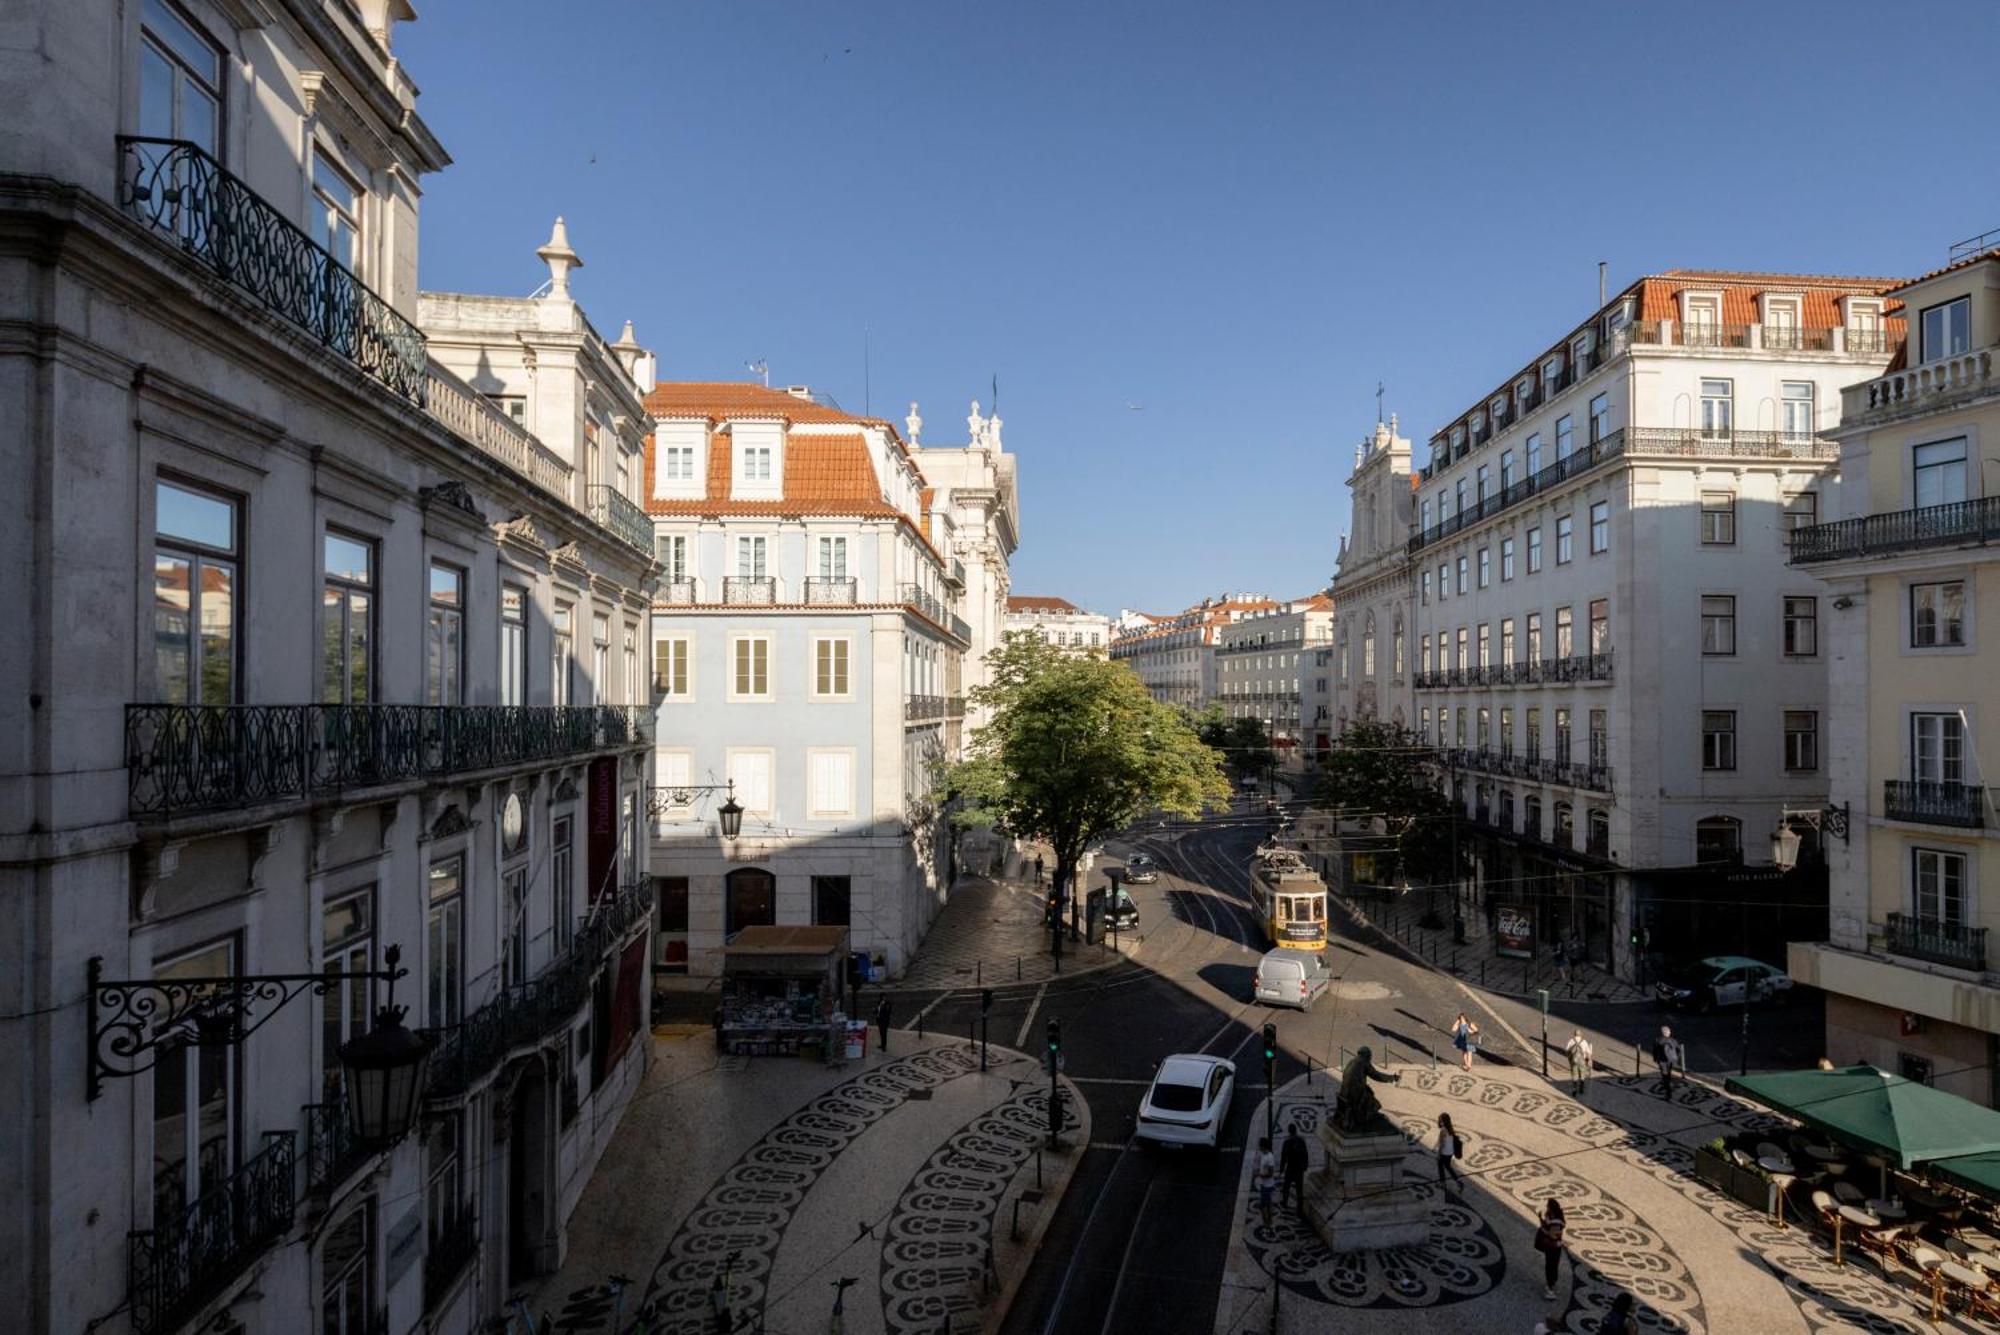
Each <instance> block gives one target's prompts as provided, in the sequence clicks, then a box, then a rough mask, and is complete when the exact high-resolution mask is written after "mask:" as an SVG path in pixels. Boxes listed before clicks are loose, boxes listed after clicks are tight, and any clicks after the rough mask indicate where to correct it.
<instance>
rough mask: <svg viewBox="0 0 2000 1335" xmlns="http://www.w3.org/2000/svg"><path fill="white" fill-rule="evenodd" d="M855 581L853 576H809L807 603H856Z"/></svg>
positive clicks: (807, 577) (807, 580) (807, 579)
mask: <svg viewBox="0 0 2000 1335" xmlns="http://www.w3.org/2000/svg"><path fill="white" fill-rule="evenodd" d="M855 587H856V585H855V579H854V576H852V575H808V576H806V601H807V602H809V603H851V602H853V601H854V591H855Z"/></svg>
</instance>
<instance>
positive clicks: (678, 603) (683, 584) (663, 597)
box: [660, 579, 701, 607]
mask: <svg viewBox="0 0 2000 1335" xmlns="http://www.w3.org/2000/svg"><path fill="white" fill-rule="evenodd" d="M660 601H661V602H663V603H666V604H667V605H668V606H670V607H691V606H693V605H694V604H695V603H698V602H700V601H701V586H700V585H698V584H696V583H695V581H693V580H691V579H667V580H661V581H660Z"/></svg>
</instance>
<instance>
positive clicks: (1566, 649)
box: [1556, 607, 1576, 658]
mask: <svg viewBox="0 0 2000 1335" xmlns="http://www.w3.org/2000/svg"><path fill="white" fill-rule="evenodd" d="M1575 623H1576V614H1575V613H1574V612H1572V611H1571V610H1570V609H1569V608H1567V607H1558V608H1557V609H1556V657H1557V658H1574V657H1576V624H1575Z"/></svg>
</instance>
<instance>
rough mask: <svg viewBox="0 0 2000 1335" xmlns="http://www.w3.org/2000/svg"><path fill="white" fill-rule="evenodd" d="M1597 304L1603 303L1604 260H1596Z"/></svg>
mask: <svg viewBox="0 0 2000 1335" xmlns="http://www.w3.org/2000/svg"><path fill="white" fill-rule="evenodd" d="M1597 304H1598V305H1600V306H1602V305H1603V304H1604V261H1603V260H1599V261H1598V262H1597Z"/></svg>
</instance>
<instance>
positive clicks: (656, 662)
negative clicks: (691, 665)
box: [653, 638, 694, 700]
mask: <svg viewBox="0 0 2000 1335" xmlns="http://www.w3.org/2000/svg"><path fill="white" fill-rule="evenodd" d="M688 659H689V654H688V641H686V640H685V639H680V638H673V639H663V640H654V641H653V691H654V693H655V694H656V695H664V696H667V697H669V698H675V699H682V700H685V699H687V698H688V697H689V696H692V695H693V694H694V691H693V689H692V686H691V682H690V674H689V670H688Z"/></svg>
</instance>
